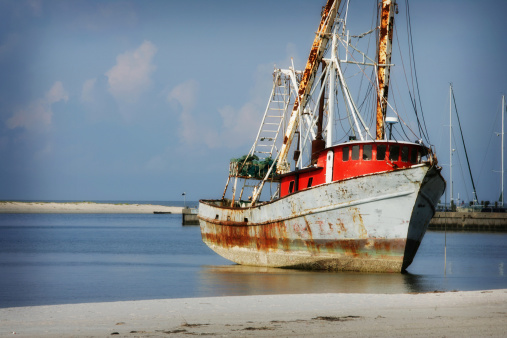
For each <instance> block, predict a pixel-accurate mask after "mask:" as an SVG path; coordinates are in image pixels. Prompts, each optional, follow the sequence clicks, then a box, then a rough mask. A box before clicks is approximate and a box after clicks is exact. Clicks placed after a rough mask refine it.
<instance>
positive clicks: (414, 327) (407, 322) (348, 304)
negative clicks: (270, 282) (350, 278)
mask: <svg viewBox="0 0 507 338" xmlns="http://www.w3.org/2000/svg"><path fill="white" fill-rule="evenodd" d="M0 318H1V321H0V336H12V335H13V334H15V335H16V336H18V337H34V336H37V337H70V336H72V337H106V336H116V335H118V336H121V337H160V336H161V337H167V336H170V337H189V336H194V335H195V336H220V337H238V336H242V337H243V336H244V337H275V336H280V337H289V336H290V337H309V336H311V337H317V336H318V337H337V336H340V337H358V336H360V337H362V336H368V337H407V336H410V337H429V336H433V337H434V336H439V337H444V336H445V337H463V336H469V337H470V336H475V337H478V336H482V337H483V336H492V337H504V336H505V334H506V332H507V289H502V290H488V291H459V292H445V293H421V294H347V293H340V294H302V295H269V296H237V297H236V296H233V297H213V298H186V299H163V300H142V301H122V302H111V303H89V304H68V305H50V306H33V307H18V308H16V307H15V308H4V309H0Z"/></svg>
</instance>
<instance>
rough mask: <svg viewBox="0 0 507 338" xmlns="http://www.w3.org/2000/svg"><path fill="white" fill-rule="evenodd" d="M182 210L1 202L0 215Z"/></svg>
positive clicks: (178, 211)
mask: <svg viewBox="0 0 507 338" xmlns="http://www.w3.org/2000/svg"><path fill="white" fill-rule="evenodd" d="M182 209H183V208H182V207H169V206H164V205H152V204H109V203H95V202H76V203H53V202H9V201H7V202H6V201H1V202H0V214H2V213H4V214H5V213H10V214H18V213H21V214H153V212H155V211H158V212H166V213H169V212H170V213H173V214H181V211H182Z"/></svg>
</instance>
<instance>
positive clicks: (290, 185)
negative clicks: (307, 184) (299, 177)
mask: <svg viewBox="0 0 507 338" xmlns="http://www.w3.org/2000/svg"><path fill="white" fill-rule="evenodd" d="M293 191H294V181H290V183H289V194H292V192H293Z"/></svg>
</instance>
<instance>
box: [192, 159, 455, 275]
mask: <svg viewBox="0 0 507 338" xmlns="http://www.w3.org/2000/svg"><path fill="white" fill-rule="evenodd" d="M444 189H445V181H444V180H443V178H442V177H441V175H440V172H439V170H438V169H436V168H434V167H430V165H429V164H421V165H415V166H413V167H411V168H409V169H401V170H395V171H390V172H384V173H378V174H372V175H365V176H360V177H355V178H352V179H347V180H343V181H336V182H332V183H328V184H323V185H319V186H316V187H312V188H310V189H306V190H302V191H300V192H297V193H294V194H291V195H289V196H286V197H284V198H281V199H279V200H276V201H273V202H270V203H265V204H259V205H257V206H255V207H247V208H228V207H224V206H222V205H220V204H221V203H220V202H221V201H201V203H200V205H199V219H200V226H201V233H202V238H203V241H204V242H205V243H206V244H207V245H208V246H209V247H210V248H211V249H213V250H214V251H215V252H217V253H218V254H220V255H221V256H223V257H225V258H227V259H229V260H231V261H233V262H236V263H238V264H244V265H254V266H268V267H294V268H316V269H332V270H352V271H379V272H385V271H393V272H394V271H402V270H405V269H406V268H407V267H408V265H410V263H411V262H412V260H413V257H414V256H415V253H416V252H417V248H418V247H419V244H420V242H421V240H422V238H423V236H424V233H425V232H426V229H427V226H428V224H429V221H430V219H431V217H432V216H433V214H434V212H435V205H436V204H437V202H438V199H439V198H440V196H441V195H442V193H443V191H444Z"/></svg>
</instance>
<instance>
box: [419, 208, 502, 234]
mask: <svg viewBox="0 0 507 338" xmlns="http://www.w3.org/2000/svg"><path fill="white" fill-rule="evenodd" d="M428 229H429V230H446V229H447V230H452V231H499V232H507V212H437V213H435V216H433V218H432V219H431V222H430V225H429V228H428Z"/></svg>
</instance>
